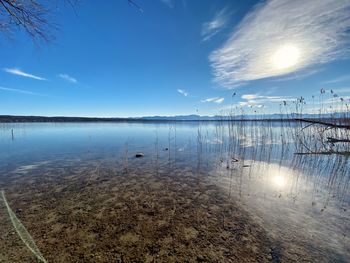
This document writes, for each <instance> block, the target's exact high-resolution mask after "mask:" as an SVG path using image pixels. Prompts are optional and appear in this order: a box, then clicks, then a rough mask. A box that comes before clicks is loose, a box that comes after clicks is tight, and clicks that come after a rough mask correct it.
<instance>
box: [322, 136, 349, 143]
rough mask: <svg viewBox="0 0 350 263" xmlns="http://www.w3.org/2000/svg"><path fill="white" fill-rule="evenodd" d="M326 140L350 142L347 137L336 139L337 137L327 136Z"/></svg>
mask: <svg viewBox="0 0 350 263" xmlns="http://www.w3.org/2000/svg"><path fill="white" fill-rule="evenodd" d="M327 142H329V143H337V142H350V140H349V139H337V138H332V137H327Z"/></svg>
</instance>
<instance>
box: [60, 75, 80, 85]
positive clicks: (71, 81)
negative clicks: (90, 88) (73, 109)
mask: <svg viewBox="0 0 350 263" xmlns="http://www.w3.org/2000/svg"><path fill="white" fill-rule="evenodd" d="M58 76H59V77H60V78H61V79H64V80H66V81H68V82H70V83H74V84H77V83H78V81H77V79H76V78H73V77H71V76H69V75H68V74H59V75H58Z"/></svg>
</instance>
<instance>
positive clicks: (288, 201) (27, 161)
mask: <svg viewBox="0 0 350 263" xmlns="http://www.w3.org/2000/svg"><path fill="white" fill-rule="evenodd" d="M297 129H300V127H299V126H298V125H286V124H282V123H277V122H276V123H234V124H228V123H215V122H210V123H198V122H193V123H192V122H184V123H74V124H72V123H63V124H56V123H31V124H29V123H28V124H26V123H24V124H0V172H1V173H0V188H1V189H2V190H4V192H5V194H6V198H7V201H8V203H9V205H10V206H11V209H12V210H13V212H14V213H15V214H16V216H17V217H18V219H19V220H21V221H22V223H23V225H24V226H25V227H26V228H27V230H28V233H30V234H31V235H32V237H33V240H35V242H36V245H37V246H38V248H39V249H40V251H41V253H42V254H43V256H44V257H45V258H46V259H47V260H48V261H49V262H62V259H64V261H65V262H118V261H120V262H123V261H124V262H134V261H144V262H153V261H156V262H176V261H184V260H188V261H208V262H213V261H217V262H242V261H243V262H244V261H246V262H254V261H260V262H263V261H299V262H300V261H302V260H305V261H314V262H334V261H339V262H342V261H343V262H348V261H350V253H349V250H348V248H349V247H350V238H349V233H350V212H349V211H350V210H349V203H350V198H349V179H350V169H349V161H348V157H346V156H336V155H322V156H320V155H295V154H294V153H295V152H296V151H298V150H299V148H298V147H299V146H298V145H297V144H296V143H295V137H294V135H295V134H296V130H297ZM11 130H13V137H12V133H11ZM136 152H143V153H144V154H145V157H143V158H135V157H134V155H135V153H136ZM0 201H3V200H0ZM0 203H1V206H0V209H1V210H0V220H1V222H2V227H1V228H0V234H1V235H0V237H1V238H0V244H1V245H2V246H3V247H4V248H5V249H2V250H1V253H0V262H2V261H1V260H3V261H4V262H6V261H8V260H10V261H13V262H23V261H26V262H27V261H28V262H31V261H33V262H35V260H37V259H35V256H33V253H31V251H30V249H29V248H28V247H26V246H25V245H24V243H23V242H22V240H21V239H20V238H18V235H17V234H16V231H15V229H14V228H13V226H12V223H11V220H9V218H8V214H7V212H6V207H5V206H4V205H3V202H0ZM203 251H207V252H203Z"/></svg>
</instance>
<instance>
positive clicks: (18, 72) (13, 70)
mask: <svg viewBox="0 0 350 263" xmlns="http://www.w3.org/2000/svg"><path fill="white" fill-rule="evenodd" d="M4 71H5V72H7V73H10V74H14V75H17V76H21V77H25V78H31V79H36V80H46V79H45V78H42V77H38V76H35V75H33V74H30V73H26V72H23V71H22V70H20V69H18V68H4Z"/></svg>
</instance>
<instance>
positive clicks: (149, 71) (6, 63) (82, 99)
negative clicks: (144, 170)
mask: <svg viewBox="0 0 350 263" xmlns="http://www.w3.org/2000/svg"><path fill="white" fill-rule="evenodd" d="M134 2H135V3H136V4H137V5H139V6H140V8H141V9H142V10H140V8H137V7H136V6H135V5H132V4H130V3H129V2H128V1H127V0H117V1H103V4H101V3H100V1H88V0H86V1H81V3H80V4H79V5H78V6H77V7H76V8H75V9H73V8H72V7H71V6H70V5H67V4H60V5H58V6H57V7H55V10H54V11H53V12H52V14H50V19H51V20H52V22H53V23H54V24H55V25H57V28H58V29H57V30H54V32H53V33H54V35H55V39H54V40H53V41H52V42H51V43H37V42H34V41H32V40H31V38H30V37H29V36H28V35H26V34H25V32H22V31H16V32H13V35H12V36H11V38H9V37H7V36H5V35H3V34H2V35H1V34H0V115H41V116H97V117H138V116H153V115H167V116H173V115H185V114H200V115H215V114H225V113H226V112H228V111H229V110H232V109H234V110H240V111H241V110H243V111H245V112H246V113H251V112H253V111H259V112H263V113H278V112H279V111H280V104H282V103H283V102H287V103H289V102H291V101H293V100H295V99H296V98H298V97H300V96H303V97H304V98H305V99H306V100H307V101H311V100H315V98H316V104H317V103H318V102H317V101H319V96H320V90H321V89H324V90H325V91H326V93H327V94H329V96H334V94H336V95H337V96H339V98H340V97H341V98H343V99H344V100H345V101H348V100H349V99H350V59H349V52H350V36H349V33H350V0H337V1H333V0H309V1H304V0H293V1H291V0H271V1H253V0H245V1H238V0H236V1H233V0H215V1H212V0H134ZM331 90H332V93H330V92H331ZM326 102H327V100H326ZM331 102H332V101H331V99H328V103H331ZM308 107H309V108H308ZM306 108H307V110H309V111H310V112H313V111H315V109H316V108H317V105H316V106H315V102H313V104H312V105H311V104H308V105H307V106H306Z"/></svg>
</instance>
